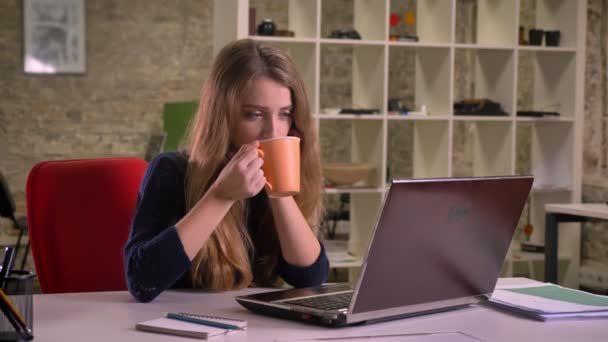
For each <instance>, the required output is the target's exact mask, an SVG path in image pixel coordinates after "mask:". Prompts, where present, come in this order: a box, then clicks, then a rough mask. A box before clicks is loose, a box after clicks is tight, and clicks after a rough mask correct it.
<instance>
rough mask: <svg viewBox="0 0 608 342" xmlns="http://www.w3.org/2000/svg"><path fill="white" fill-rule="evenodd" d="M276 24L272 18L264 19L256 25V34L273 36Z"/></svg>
mask: <svg viewBox="0 0 608 342" xmlns="http://www.w3.org/2000/svg"><path fill="white" fill-rule="evenodd" d="M276 29H277V26H276V25H275V23H274V22H273V21H272V19H264V20H262V22H261V23H260V25H258V35H260V36H274V32H275V31H276Z"/></svg>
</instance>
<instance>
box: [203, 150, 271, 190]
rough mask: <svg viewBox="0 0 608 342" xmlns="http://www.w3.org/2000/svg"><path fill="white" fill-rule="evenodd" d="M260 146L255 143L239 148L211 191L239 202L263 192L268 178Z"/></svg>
mask: <svg viewBox="0 0 608 342" xmlns="http://www.w3.org/2000/svg"><path fill="white" fill-rule="evenodd" d="M258 146H259V142H258V141H254V142H252V143H249V144H245V145H242V146H241V148H239V150H238V152H237V153H236V154H235V155H234V156H233V157H232V159H230V161H229V162H228V164H226V166H225V167H224V169H223V170H222V172H220V174H219V176H218V177H217V179H216V180H215V182H214V183H213V185H212V187H211V189H210V190H211V191H213V192H214V193H215V194H216V196H218V197H220V198H222V199H227V200H231V201H238V200H241V199H245V198H249V197H253V196H255V195H257V194H258V193H259V192H260V191H262V189H263V188H264V185H265V184H266V177H264V172H263V171H262V164H264V161H263V159H262V158H260V156H259V154H258V151H257V148H258Z"/></svg>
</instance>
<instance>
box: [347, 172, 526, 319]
mask: <svg viewBox="0 0 608 342" xmlns="http://www.w3.org/2000/svg"><path fill="white" fill-rule="evenodd" d="M532 179H533V178H532V177H527V176H525V177H493V178H489V177H488V178H450V179H426V180H425V179H421V180H402V181H399V180H396V181H393V183H392V184H391V187H390V189H389V192H388V194H387V197H386V200H385V203H384V207H383V209H382V213H381V216H380V219H379V221H378V224H377V227H376V232H375V234H374V237H373V240H372V242H371V244H370V249H369V253H368V256H367V259H366V262H365V264H364V266H363V267H364V269H363V270H362V275H361V278H360V279H359V283H358V289H356V293H355V295H354V296H353V301H354V306H353V307H352V313H355V314H356V313H360V312H369V311H375V310H383V309H389V308H396V307H401V306H406V305H415V304H422V303H429V302H436V301H442V300H448V299H456V298H463V297H471V296H479V295H483V294H488V293H491V292H492V291H493V290H494V286H495V285H496V281H497V279H498V276H499V273H500V269H501V267H502V264H503V261H504V258H505V256H506V253H507V250H508V248H509V245H510V243H511V239H512V237H513V233H514V231H515V228H516V226H517V222H518V220H519V218H520V215H521V212H522V210H523V207H524V204H525V202H526V199H527V196H528V193H529V191H530V188H531V186H532Z"/></svg>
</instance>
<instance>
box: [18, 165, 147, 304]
mask: <svg viewBox="0 0 608 342" xmlns="http://www.w3.org/2000/svg"><path fill="white" fill-rule="evenodd" d="M146 166H147V163H146V161H144V160H143V159H140V158H100V159H81V160H59V161H46V162H42V163H39V164H37V165H35V166H34V167H33V168H32V170H31V171H30V174H29V176H28V179H27V189H26V196H27V217H28V226H29V233H30V242H31V247H32V255H33V257H34V263H35V265H36V273H37V274H38V278H39V280H40V287H41V289H42V292H43V293H63V292H90V291H114V290H125V289H126V282H125V276H124V270H123V255H122V248H123V246H124V244H125V242H126V240H127V237H128V234H129V227H130V224H131V220H132V219H133V213H134V211H135V205H136V202H137V194H138V190H139V185H140V182H141V180H142V178H143V174H144V172H145V169H146Z"/></svg>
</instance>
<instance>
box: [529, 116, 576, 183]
mask: <svg viewBox="0 0 608 342" xmlns="http://www.w3.org/2000/svg"><path fill="white" fill-rule="evenodd" d="M531 135H532V136H531V142H530V156H531V171H532V174H533V175H534V185H535V187H554V188H571V187H572V186H573V184H572V179H573V172H574V170H573V167H574V166H573V162H572V161H573V160H574V159H575V158H574V127H573V126H572V125H571V124H568V123H540V122H537V123H534V125H533V126H532V134H531Z"/></svg>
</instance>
